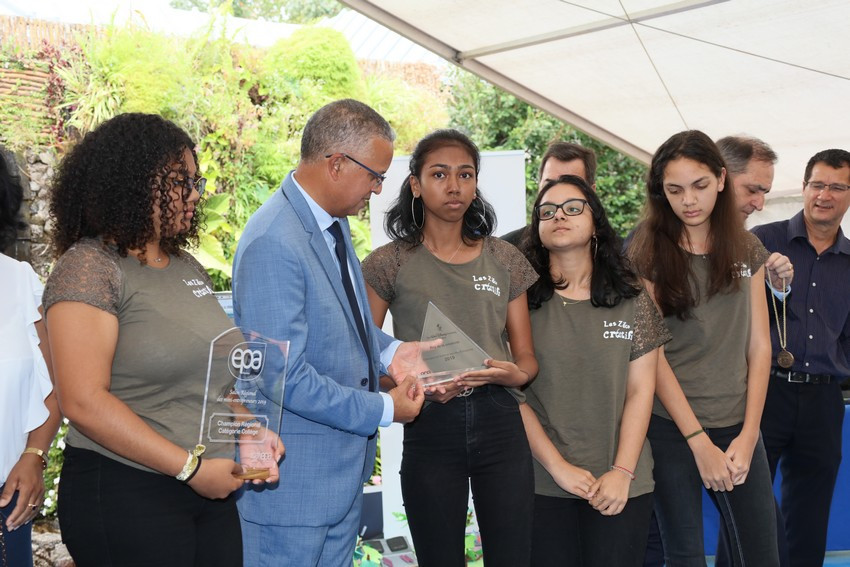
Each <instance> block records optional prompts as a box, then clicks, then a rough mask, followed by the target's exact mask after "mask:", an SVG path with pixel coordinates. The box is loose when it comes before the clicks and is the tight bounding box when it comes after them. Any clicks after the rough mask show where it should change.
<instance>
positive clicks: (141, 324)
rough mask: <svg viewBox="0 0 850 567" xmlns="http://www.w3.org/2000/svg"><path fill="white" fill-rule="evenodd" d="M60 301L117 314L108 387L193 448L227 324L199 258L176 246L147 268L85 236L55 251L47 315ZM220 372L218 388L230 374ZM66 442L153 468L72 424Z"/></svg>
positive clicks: (155, 427)
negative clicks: (214, 352) (216, 342)
mask: <svg viewBox="0 0 850 567" xmlns="http://www.w3.org/2000/svg"><path fill="white" fill-rule="evenodd" d="M60 301H76V302H82V303H86V304H88V305H92V306H94V307H96V308H98V309H102V310H103V311H106V312H107V313H110V314H112V315H114V316H115V317H117V318H118V342H117V344H116V345H115V356H114V359H113V361H112V373H111V381H110V386H109V390H110V392H111V393H112V394H113V395H114V396H115V397H117V398H118V399H119V400H121V401H122V402H124V403H125V404H127V405H128V406H129V407H130V409H132V410H133V412H135V413H136V414H137V415H138V416H139V417H141V418H142V419H143V420H144V421H145V423H147V424H148V425H149V426H150V427H151V428H152V429H153V430H154V431H156V432H157V433H159V434H160V435H162V436H163V437H165V438H166V439H168V440H169V441H172V442H173V443H175V444H177V445H179V446H181V447H185V448H187V449H190V448H192V447H194V446H195V444H197V442H198V434H199V431H200V424H201V410H202V407H203V399H204V391H205V384H206V375H207V366H208V362H209V356H210V342H211V341H212V340H213V339H214V338H216V337H217V336H218V335H219V334H221V333H222V332H223V331H225V330H227V329H229V328H231V327H233V324H232V323H231V321H230V319H228V317H227V315H226V314H225V313H224V311H223V310H222V309H221V307H220V306H219V304H218V301H217V300H216V298H215V296H214V295H213V291H212V285H211V282H210V280H209V277H208V276H207V274H206V272H205V271H204V270H203V268H202V267H201V266H200V264H198V262H197V261H195V259H194V258H192V257H191V256H190V255H188V254H186V253H181V254H179V255H176V256H172V257H171V261H170V263H169V265H168V266H166V267H165V268H162V269H157V268H152V267H150V266H146V265H142V264H140V263H139V261H138V260H137V259H136V258H134V257H132V256H127V257H125V258H122V257H120V256H119V255H118V254H117V252H115V251H114V250H112V249H111V248H108V247H105V246H104V245H103V244H101V242H100V241H99V240H95V239H83V240H81V241H80V242H78V243H76V244H75V245H74V246H73V247H72V248H70V249H69V250H68V251H67V252H65V254H63V255H62V257H61V258H59V260H58V261H57V263H56V266H55V268H54V269H53V272H52V273H51V274H50V277H49V278H48V280H47V284H46V286H45V291H44V298H43V302H44V308H45V312H47V316H48V317H49V316H50V312H49V310H50V307H51V306H52V305H54V304H55V303H57V302H60ZM219 378H220V381H221V382H222V383H221V384H219V385H218V386H217V390H220V389H223V388H224V387H225V382H229V380H230V378H229V376H223V375H222V376H219ZM217 390H216V391H217ZM67 442H68V443H69V444H70V445H72V446H73V447H77V448H82V449H89V450H91V451H96V452H98V453H100V454H102V455H105V456H107V457H109V458H111V459H114V460H116V461H119V462H121V463H124V464H127V465H130V466H132V467H136V468H138V469H142V470H148V471H150V470H151V469H149V468H147V467H144V466H142V465H140V464H138V463H136V462H133V461H132V460H130V459H127V458H124V457H121V456H119V455H117V454H115V453H113V452H112V451H110V450H108V449H106V448H105V447H103V446H101V445H99V444H98V443H96V442H95V441H93V440H91V439H89V438H88V437H86V436H85V434H83V433H82V432H81V431H79V430H78V429H77V428H76V427H74V424H73V423H72V424H71V426H70V428H69V430H68V437H67ZM210 449H211V450H212V449H213V448H212V447H210ZM153 472H156V471H153Z"/></svg>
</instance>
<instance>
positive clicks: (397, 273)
mask: <svg viewBox="0 0 850 567" xmlns="http://www.w3.org/2000/svg"><path fill="white" fill-rule="evenodd" d="M479 168H480V156H479V153H478V148H477V147H476V146H475V144H474V143H473V142H472V141H471V140H470V139H469V138H468V137H467V136H465V135H464V134H462V133H460V132H458V131H457V130H437V131H435V132H432V133H431V134H429V135H427V136H425V137H424V138H423V139H422V140H420V141H419V143H418V144H417V145H416V148H415V149H414V151H413V155H412V156H411V158H410V175H409V176H408V178H407V179H406V180H405V181H404V184H403V185H402V188H401V193H400V195H399V198H398V200H397V201H396V202H395V203H394V205H393V206H392V208H391V209H390V210H389V211H388V212H387V218H386V224H387V229H388V232H389V233H390V235H391V236H392V237H393V238H394V240H393V242H391V243H389V244H387V245H386V246H382V247H380V248H378V249H376V250H375V251H374V252H372V254H371V255H370V256H369V257H368V258H366V260H364V262H363V276H364V278H365V279H366V283H367V284H368V286H367V292H368V294H369V304H370V306H371V310H372V316H373V319H374V320H375V323H376V324H377V325H382V324H383V322H384V318H385V316H386V313H387V310H389V311H391V312H392V314H393V325H394V335H395V336H396V337H398V338H400V339H402V340H407V341H409V340H418V339H419V337H420V334H421V333H422V327H423V324H424V321H425V314H426V310H427V307H428V303H429V301H432V302H433V303H434V304H435V305H436V306H437V307H438V308H439V309H440V310H441V311H443V312H444V313H445V314H446V315H447V316H448V317H449V318H450V319H451V320H452V321H454V322H455V323H456V324H457V325H458V326H459V327H460V328H461V329H462V330H463V331H464V332H465V333H466V334H467V335H468V336H469V337H470V338H471V339H472V340H474V341H475V342H476V343H477V344H478V345H479V346H481V347H482V348H483V349H484V351H485V352H487V353H488V354H490V356H492V357H493V360H487V361H486V366H487V368H486V369H483V370H478V371H474V372H468V373H465V374H463V375H461V377H460V378H458V379H456V380H457V382H455V383H453V384H450V385H448V386H447V387H442V386H439V387H437V390H438V391H434V392H430V393H427V395H426V404H428V405H427V406H425V407H424V408H423V409H422V412H421V413H420V415H419V417H418V418H417V419H416V420H414V421H413V422H412V423H410V424H407V425H406V426H405V431H404V454H403V456H402V462H401V489H402V495H403V497H404V507H405V510H406V512H407V518H408V522H409V525H410V531H411V534H412V536H413V544H414V547H415V548H416V554H417V557H418V559H419V562H420V565H422V566H423V567H429V566H435V567H456V566H462V565H464V551H463V550H464V526H465V523H466V513H467V502H468V498H469V490H470V486H471V488H472V495H473V498H474V501H475V512H476V516H477V519H478V525H479V527H480V528H481V540H482V544H483V549H484V556H485V561H486V562H487V565H488V566H496V567H498V566H500V565H504V566H506V567H508V566H510V567H515V566H521V565H527V564H528V560H529V552H530V541H531V506H532V501H533V487H532V472H531V453H530V451H529V448H528V441H527V440H526V438H525V433H524V430H523V427H522V420H521V418H520V415H519V407H518V403H517V399H516V396H519V395H520V394H519V393H518V392H516V390H515V388H518V387H520V386H522V385H523V384H525V383H526V382H527V381H528V380H529V378H530V377H534V376H535V375H536V374H537V361H536V360H535V359H534V349H533V347H532V344H531V328H530V324H529V320H528V307H527V303H526V294H525V290H526V289H527V288H528V286H530V285H531V284H532V283H533V282H534V280H536V279H537V276H536V274H535V273H534V270H532V269H531V266H529V265H528V262H527V261H526V259H525V258H523V257H522V254H520V253H519V251H518V250H517V249H516V248H515V247H514V246H513V245H511V244H508V243H506V242H504V241H502V240H499V239H498V238H493V237H491V236H490V234H491V233H492V231H493V228H494V225H495V215H494V213H493V209H492V207H490V205H489V204H488V203H487V202H486V201H485V200H484V199H483V197H482V196H481V193H480V191H479V189H478V171H479ZM505 331H507V334H508V335H509V336H510V349H509V348H508V345H507V343H506V342H505V338H504V337H505ZM484 363H485V361H483V360H482V361H481V364H482V366H483V365H484ZM464 387H468V388H471V390H470V389H467V390H464ZM512 391H513V394H512V393H511V392H512ZM426 392H427V391H426ZM462 394H463V395H462Z"/></svg>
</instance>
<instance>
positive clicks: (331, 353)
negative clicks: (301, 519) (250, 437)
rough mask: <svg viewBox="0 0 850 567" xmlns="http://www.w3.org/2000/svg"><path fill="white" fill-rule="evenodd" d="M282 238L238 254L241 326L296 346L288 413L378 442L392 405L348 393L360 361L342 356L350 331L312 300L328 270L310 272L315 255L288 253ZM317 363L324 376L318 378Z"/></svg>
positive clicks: (253, 243)
mask: <svg viewBox="0 0 850 567" xmlns="http://www.w3.org/2000/svg"><path fill="white" fill-rule="evenodd" d="M279 236H280V237H279V238H275V237H274V236H269V235H268V234H266V235H264V236H261V237H260V238H257V239H255V240H253V241H251V242H249V243H247V245H246V246H245V247H244V248H240V250H239V253H238V254H237V261H236V265H235V269H234V274H233V292H234V293H233V297H234V315H235V319H236V323H237V324H238V325H240V326H241V327H243V328H244V329H248V330H252V331H256V332H258V333H260V334H262V335H265V336H267V337H269V338H272V339H278V340H288V341H290V345H289V362H288V370H287V380H286V393H285V398H284V408H285V410H287V411H289V412H292V413H295V414H297V415H299V416H301V417H303V418H305V419H306V420H309V421H311V422H316V423H320V424H324V425H326V426H328V427H332V428H334V429H339V430H342V431H348V432H351V433H355V434H357V435H361V436H369V435H372V434H373V433H375V431H376V430H377V427H378V424H379V422H380V421H381V417H382V415H383V413H384V409H385V407H384V405H385V404H384V401H383V400H382V398H381V396H380V395H379V394H378V393H376V392H369V391H368V390H363V389H361V388H357V387H353V386H354V385H355V384H354V383H350V385H346V381H347V380H350V379H351V378H352V377H351V376H350V373H351V372H352V368H353V367H354V366H355V364H354V363H353V362H356V359H355V358H354V357H355V356H356V354H352V353H350V352H340V349H343V348H345V346H344V345H345V344H346V343H345V341H344V340H342V337H341V336H339V333H342V330H339V329H338V327H339V325H338V324H336V325H334V324H332V323H333V321H330V320H323V319H321V317H332V316H333V315H334V313H329V314H327V313H325V311H328V310H326V309H324V308H323V307H324V306H323V305H321V304H320V305H316V303H317V302H318V303H327V302H323V301H322V298H317V297H316V296H315V295H311V294H310V290H309V289H308V286H312V285H314V284H315V282H313V281H312V278H313V277H315V276H316V273H317V272H316V271H317V269H320V268H319V267H317V266H310V265H309V264H308V262H309V261H310V259H311V258H312V251H309V249H299V248H298V247H296V246H289V245H283V244H282V242H283V241H285V240H286V235H285V234H281V235H279ZM308 251H309V252H310V253H309V254H308V253H307V252H308ZM309 301H313V302H314V304H313V305H312V307H313V310H312V312H308V311H309V306H308V302H309ZM336 323H338V321H336ZM335 329H336V330H335ZM361 356H362V355H361ZM317 363H321V364H322V370H323V372H320V371H319V370H317V368H316V364H317ZM284 422H285V418H284ZM284 426H285V425H284Z"/></svg>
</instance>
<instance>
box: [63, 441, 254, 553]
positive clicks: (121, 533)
mask: <svg viewBox="0 0 850 567" xmlns="http://www.w3.org/2000/svg"><path fill="white" fill-rule="evenodd" d="M61 478H62V482H61V483H60V485H59V526H60V528H61V529H62V540H63V541H64V542H65V545H67V546H68V551H69V552H70V553H71V557H73V559H74V562H75V563H76V565H77V567H89V566H91V567H110V566H113V567H130V566H134V565H138V566H143V565H144V566H148V567H149V566H152V565H156V566H157V567H164V566H169V567H171V566H173V567H186V566H191V565H194V566H197V567H201V566H204V567H207V566H220V567H239V566H241V565H242V532H241V529H240V527H239V515H238V512H237V511H236V501H235V500H234V498H233V496H230V497H228V498H226V499H224V500H209V499H207V498H204V497H202V496H200V495H198V494H197V493H196V492H195V491H194V490H192V489H191V488H189V487H188V486H186V485H185V484H182V483H181V482H179V481H178V480H176V479H174V478H171V477H169V476H165V475H161V474H156V473H151V472H147V471H142V470H139V469H136V468H133V467H130V466H127V465H124V464H122V463H119V462H118V461H115V460H113V459H110V458H108V457H104V456H102V455H100V454H99V453H96V452H94V451H88V450H86V449H78V448H75V447H71V446H70V445H67V446H66V447H65V463H64V465H63V467H62V475H61Z"/></svg>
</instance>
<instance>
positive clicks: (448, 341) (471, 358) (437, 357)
mask: <svg viewBox="0 0 850 567" xmlns="http://www.w3.org/2000/svg"><path fill="white" fill-rule="evenodd" d="M434 339H442V340H443V342H442V344H441V345H439V346H437V347H434V348H430V349H428V350H425V349H423V350H422V352H421V355H422V360H423V361H424V363H425V365H426V366H427V367H428V370H427V371H426V372H421V373H420V374H419V376H418V378H419V382H420V383H421V384H422V385H423V386H426V387H427V386H436V385H438V384H443V383H446V382H451V381H452V380H454V379H455V378H456V377H457V376H460V375H461V374H463V373H464V372H469V371H470V370H481V369H482V368H486V366H485V365H484V360H486V359H488V358H491V357H490V355H489V354H487V353H486V352H484V349H482V348H481V347H480V346H478V345H477V344H476V343H475V341H473V340H472V339H470V338H469V337H468V336H467V334H466V333H464V332H463V331H462V330H461V328H460V327H458V326H457V325H456V324H455V323H454V322H452V320H451V319H449V318H448V317H447V316H446V315H445V314H444V313H443V312H442V311H440V310H439V309H438V308H437V306H436V305H434V304H433V303H432V302H430V301H429V302H428V309H427V311H426V312H425V323H424V325H422V338H421V342H423V343H424V342H427V341H433V340H434Z"/></svg>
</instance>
